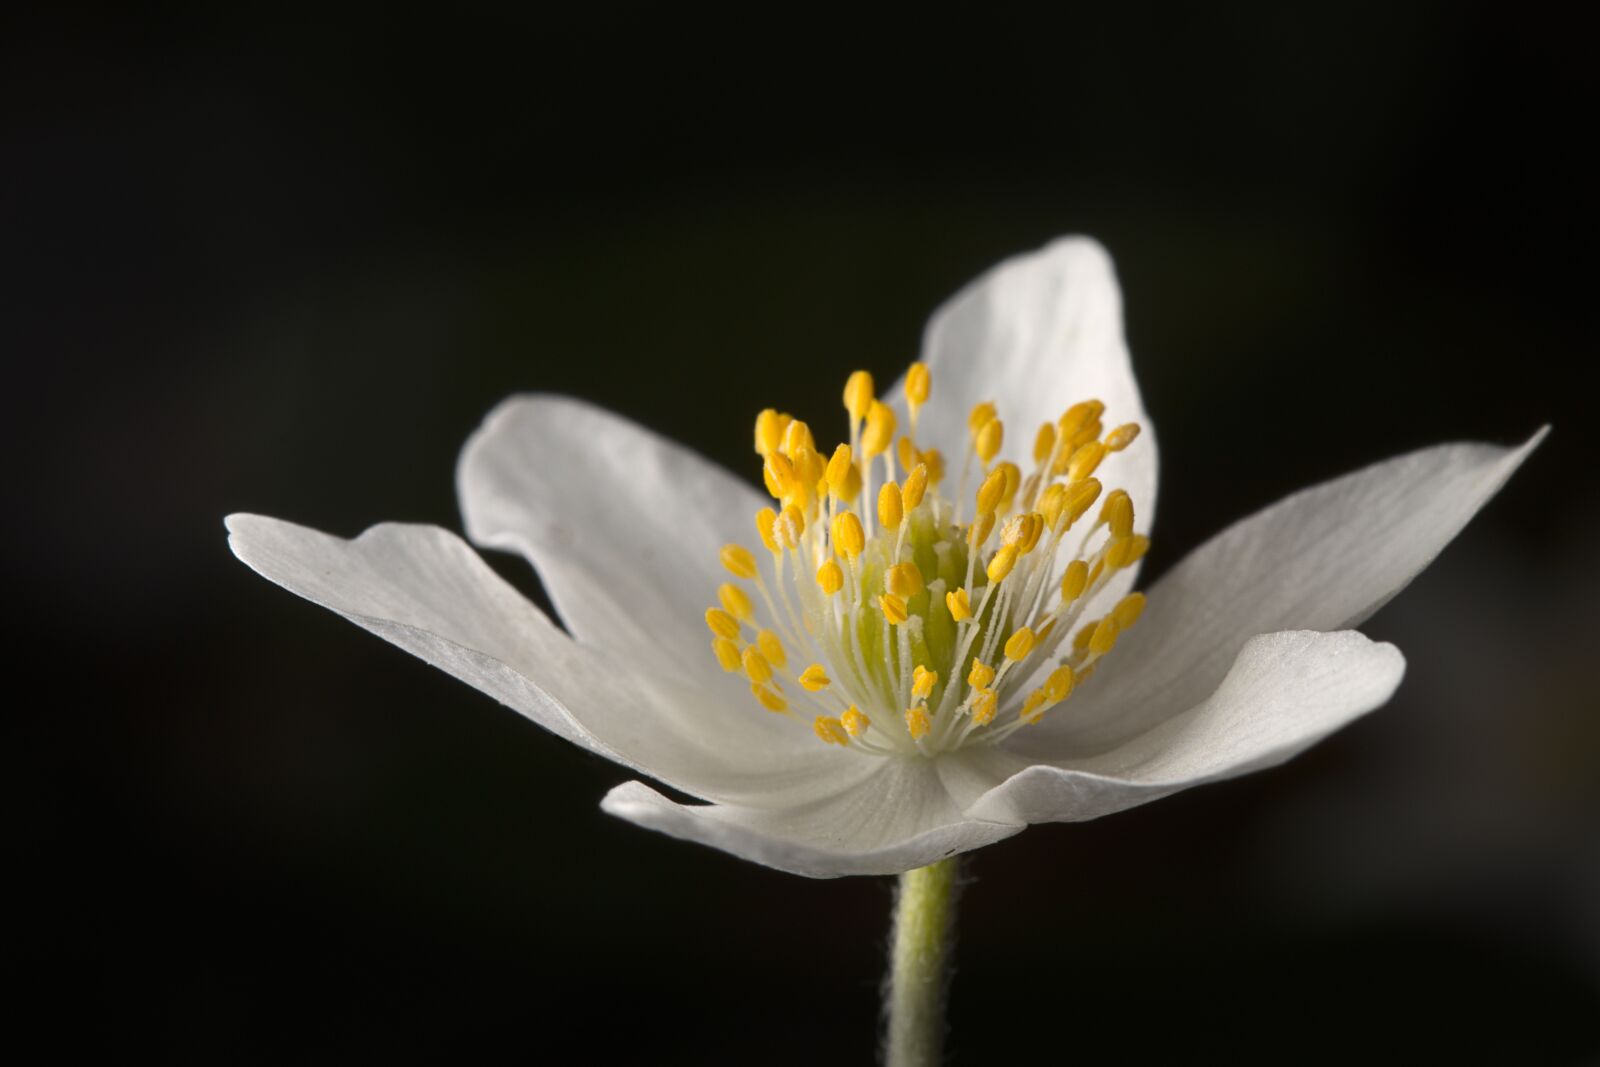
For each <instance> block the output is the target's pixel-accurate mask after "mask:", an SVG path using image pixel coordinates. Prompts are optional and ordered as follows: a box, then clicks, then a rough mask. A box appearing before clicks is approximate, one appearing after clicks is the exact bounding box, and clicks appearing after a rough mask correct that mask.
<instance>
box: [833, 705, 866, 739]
mask: <svg viewBox="0 0 1600 1067" xmlns="http://www.w3.org/2000/svg"><path fill="white" fill-rule="evenodd" d="M839 722H840V723H841V724H842V725H843V726H844V729H845V732H846V733H847V734H849V735H850V736H851V737H860V736H861V735H862V734H864V733H866V732H867V727H869V726H871V725H872V720H871V719H869V718H867V717H866V716H865V715H863V714H861V709H859V708H857V707H856V706H855V705H854V704H851V705H850V707H849V708H847V709H845V713H844V714H843V715H841V716H839Z"/></svg>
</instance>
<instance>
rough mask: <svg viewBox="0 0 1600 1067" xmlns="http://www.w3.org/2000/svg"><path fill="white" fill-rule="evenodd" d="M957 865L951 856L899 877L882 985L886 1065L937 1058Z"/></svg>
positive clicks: (905, 1066)
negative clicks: (886, 976) (886, 972)
mask: <svg viewBox="0 0 1600 1067" xmlns="http://www.w3.org/2000/svg"><path fill="white" fill-rule="evenodd" d="M959 867H960V861H959V860H957V859H955V858H954V857H952V858H950V859H944V860H940V861H939V862H938V863H934V864H930V865H929V866H927V867H919V868H917V869H916V870H914V871H907V872H905V873H904V874H902V875H901V876H900V891H899V893H898V895H897V896H896V898H895V906H894V940H893V943H892V944H891V946H890V949H889V951H890V959H889V978H888V984H887V988H886V989H885V990H884V1014H885V1016H886V1017H887V1019H886V1021H887V1023H888V1034H887V1043H886V1045H885V1046H884V1062H885V1063H886V1064H887V1065H888V1067H932V1065H936V1064H938V1063H939V1061H940V1059H941V1058H942V1054H943V1050H944V1034H945V1020H944V1006H945V992H946V988H947V986H948V985H949V977H950V955H951V943H952V941H953V940H954V937H953V935H954V932H955V904H956V896H957V884H956V883H957V873H958V869H959Z"/></svg>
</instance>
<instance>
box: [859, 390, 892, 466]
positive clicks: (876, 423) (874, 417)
mask: <svg viewBox="0 0 1600 1067" xmlns="http://www.w3.org/2000/svg"><path fill="white" fill-rule="evenodd" d="M894 427H895V421H894V409H893V408H891V407H889V405H887V404H885V403H884V402H883V401H881V400H874V401H873V402H872V406H871V407H869V408H867V428H866V429H865V430H863V431H862V432H861V454H862V455H864V456H866V457H867V458H868V459H872V458H874V457H876V456H880V455H882V454H883V453H884V452H885V451H886V450H887V449H888V448H889V445H890V444H891V443H893V441H894Z"/></svg>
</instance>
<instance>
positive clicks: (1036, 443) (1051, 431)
mask: <svg viewBox="0 0 1600 1067" xmlns="http://www.w3.org/2000/svg"><path fill="white" fill-rule="evenodd" d="M1055 450H1056V427H1055V423H1052V422H1047V423H1045V424H1044V425H1042V426H1040V427H1039V432H1038V434H1036V435H1035V436H1034V438H1033V461H1034V462H1035V463H1043V462H1044V461H1045V460H1047V459H1049V458H1050V453H1052V452H1054V451H1055Z"/></svg>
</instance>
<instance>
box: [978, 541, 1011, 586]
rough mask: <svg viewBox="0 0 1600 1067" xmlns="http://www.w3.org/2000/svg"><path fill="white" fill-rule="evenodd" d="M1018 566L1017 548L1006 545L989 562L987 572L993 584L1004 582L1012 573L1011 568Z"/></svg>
mask: <svg viewBox="0 0 1600 1067" xmlns="http://www.w3.org/2000/svg"><path fill="white" fill-rule="evenodd" d="M1016 565H1017V546H1016V545H1005V546H1004V547H1002V548H1001V549H1000V551H998V552H996V553H995V554H994V558H993V559H991V560H990V561H989V567H988V570H987V571H985V573H986V574H988V576H989V580H990V581H991V582H1003V581H1005V577H1006V575H1008V574H1010V573H1011V568H1012V567H1015V566H1016Z"/></svg>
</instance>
